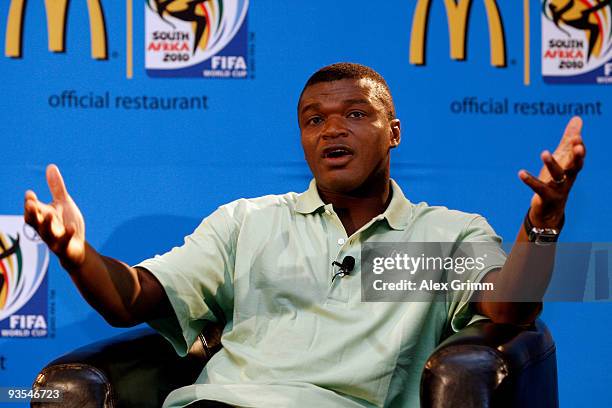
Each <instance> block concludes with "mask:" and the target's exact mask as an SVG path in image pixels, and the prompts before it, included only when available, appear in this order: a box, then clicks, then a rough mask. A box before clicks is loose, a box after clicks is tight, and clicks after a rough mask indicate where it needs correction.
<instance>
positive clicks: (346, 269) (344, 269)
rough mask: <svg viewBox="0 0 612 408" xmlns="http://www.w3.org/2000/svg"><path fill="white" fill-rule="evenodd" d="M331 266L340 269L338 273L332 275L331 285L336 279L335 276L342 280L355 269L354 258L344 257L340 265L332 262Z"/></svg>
mask: <svg viewBox="0 0 612 408" xmlns="http://www.w3.org/2000/svg"><path fill="white" fill-rule="evenodd" d="M332 266H337V267H339V268H340V271H338V273H336V274H334V276H333V277H332V283H334V279H336V277H337V276H340V277H341V278H342V277H344V276H346V275H350V274H351V271H352V270H353V269H354V268H355V258H353V257H352V256H350V255H349V256H345V257H344V259H343V260H342V263H340V262H337V261H334V262H332Z"/></svg>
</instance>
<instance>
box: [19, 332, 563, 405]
mask: <svg viewBox="0 0 612 408" xmlns="http://www.w3.org/2000/svg"><path fill="white" fill-rule="evenodd" d="M205 333H206V337H205V338H204V339H203V340H202V341H203V342H206V343H207V347H204V345H203V344H202V343H201V342H197V343H196V344H195V345H194V347H192V349H191V351H190V353H189V355H188V356H187V357H185V358H179V357H178V356H177V355H176V353H175V352H174V350H173V349H172V347H171V346H170V344H169V343H168V342H167V341H166V340H164V339H163V338H162V337H161V336H160V335H158V334H156V333H155V332H154V331H152V330H150V329H138V330H133V331H131V332H128V333H127V334H123V335H120V336H117V337H114V338H111V339H109V340H104V341H100V342H97V343H94V344H91V345H89V346H85V347H82V348H79V349H77V350H75V351H73V352H71V353H68V354H66V355H64V356H62V357H60V358H58V359H56V360H54V361H52V362H51V363H49V364H48V365H47V366H46V367H45V368H43V370H42V371H41V372H40V373H39V374H38V377H37V378H36V380H35V382H34V385H33V387H34V388H35V389H37V388H40V387H53V388H59V389H61V390H63V402H62V403H61V406H62V407H92V408H93V407H105V408H108V407H160V406H161V405H162V402H163V400H164V398H165V397H166V396H167V395H168V394H169V393H170V392H171V391H172V390H173V389H176V388H178V387H181V386H184V385H188V384H192V383H193V382H194V381H195V379H196V378H197V376H198V374H199V373H200V371H201V370H202V367H203V366H204V364H205V363H206V361H207V360H208V358H210V356H211V355H212V354H213V353H214V352H215V351H217V350H218V349H219V348H220V347H221V345H220V342H219V338H220V328H219V327H216V326H212V325H210V326H209V327H207V328H206V330H205ZM31 406H33V407H53V408H56V407H57V406H58V405H57V404H54V403H32V404H31ZM421 406H422V407H432V408H450V407H461V408H476V407H521V408H530V407H538V408H542V407H544V408H548V407H558V392H557V363H556V354H555V344H554V342H553V340H552V337H551V335H550V333H549V332H548V329H547V328H546V326H545V325H544V323H543V322H541V321H539V320H538V321H537V322H536V323H535V324H534V325H532V326H531V327H527V328H525V327H517V326H512V325H503V324H494V323H492V322H489V321H480V322H477V323H474V324H472V325H470V326H468V327H466V328H465V329H463V330H461V331H460V332H459V333H456V334H454V335H452V336H450V337H449V338H447V339H446V340H445V341H444V342H442V343H441V344H440V345H439V346H438V347H437V348H436V350H435V351H434V352H433V354H432V355H431V357H430V358H429V360H428V361H427V363H426V365H425V367H424V370H423V375H422V379H421Z"/></svg>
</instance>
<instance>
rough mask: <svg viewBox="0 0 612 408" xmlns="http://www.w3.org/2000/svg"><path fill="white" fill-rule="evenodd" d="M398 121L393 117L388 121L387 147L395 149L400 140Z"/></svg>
mask: <svg viewBox="0 0 612 408" xmlns="http://www.w3.org/2000/svg"><path fill="white" fill-rule="evenodd" d="M401 138H402V137H401V131H400V121H399V119H393V120H391V122H389V147H390V148H391V149H395V148H396V147H397V146H399V144H400V141H401Z"/></svg>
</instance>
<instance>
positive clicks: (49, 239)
mask: <svg viewBox="0 0 612 408" xmlns="http://www.w3.org/2000/svg"><path fill="white" fill-rule="evenodd" d="M52 221H53V214H51V213H47V214H46V215H45V216H44V217H43V220H42V222H41V223H40V228H39V229H38V235H40V237H41V238H42V240H43V241H45V243H46V244H47V245H48V246H49V249H51V250H52V251H53V249H54V243H55V238H54V237H53V235H51V222H52Z"/></svg>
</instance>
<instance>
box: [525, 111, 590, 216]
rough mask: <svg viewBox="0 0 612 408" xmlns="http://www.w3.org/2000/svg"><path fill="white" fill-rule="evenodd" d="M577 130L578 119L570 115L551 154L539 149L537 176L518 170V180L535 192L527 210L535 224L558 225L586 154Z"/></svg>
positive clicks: (578, 126) (580, 125)
mask: <svg viewBox="0 0 612 408" xmlns="http://www.w3.org/2000/svg"><path fill="white" fill-rule="evenodd" d="M581 130H582V119H580V118H579V117H573V118H572V119H571V120H570V121H569V123H568V124H567V127H566V128H565V133H564V134H563V137H562V138H561V141H560V142H559V145H558V146H557V148H556V149H555V151H554V152H553V153H552V154H551V153H550V152H549V151H547V150H545V151H544V152H542V154H541V156H540V157H541V159H542V162H543V163H544V166H543V167H542V170H540V174H539V176H538V177H537V178H536V177H534V176H532V175H531V174H529V173H528V172H527V171H526V170H521V171H519V177H520V179H521V180H522V181H523V182H524V183H525V184H527V185H528V186H529V187H530V188H531V189H532V190H533V191H534V193H535V194H534V195H533V198H532V199H531V210H530V212H529V218H530V219H531V222H532V223H533V224H534V225H535V226H539V227H550V228H556V227H560V226H561V223H562V219H563V214H564V211H565V203H566V202H567V199H568V197H569V192H570V190H571V188H572V185H573V184H574V182H575V181H576V177H577V176H578V172H580V169H582V165H583V164H584V158H585V156H586V148H585V146H584V143H583V141H582V136H581V135H580V132H581Z"/></svg>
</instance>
